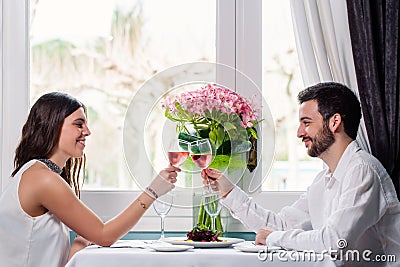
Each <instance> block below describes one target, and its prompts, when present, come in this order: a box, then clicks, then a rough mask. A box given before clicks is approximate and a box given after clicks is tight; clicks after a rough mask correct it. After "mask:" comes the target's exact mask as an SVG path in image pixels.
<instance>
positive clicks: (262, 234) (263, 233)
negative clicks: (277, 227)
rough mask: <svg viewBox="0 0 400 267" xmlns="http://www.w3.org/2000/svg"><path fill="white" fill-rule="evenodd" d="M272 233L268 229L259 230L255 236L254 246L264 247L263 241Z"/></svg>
mask: <svg viewBox="0 0 400 267" xmlns="http://www.w3.org/2000/svg"><path fill="white" fill-rule="evenodd" d="M272 232H273V230H271V229H268V228H261V229H259V230H258V232H257V234H256V241H255V242H256V245H266V242H265V240H266V239H267V237H268V236H269V235H270V234H271V233H272Z"/></svg>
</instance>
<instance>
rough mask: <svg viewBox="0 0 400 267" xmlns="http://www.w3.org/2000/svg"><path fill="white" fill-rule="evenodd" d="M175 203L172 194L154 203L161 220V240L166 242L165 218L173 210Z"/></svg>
mask: <svg viewBox="0 0 400 267" xmlns="http://www.w3.org/2000/svg"><path fill="white" fill-rule="evenodd" d="M172 202H173V196H172V195H171V194H170V193H167V194H165V195H163V196H161V197H159V198H157V199H156V200H155V201H154V202H153V208H154V210H155V211H156V213H157V215H158V216H160V218H161V234H160V239H159V240H164V239H165V235H164V222H165V217H166V216H167V214H168V212H169V210H170V209H171V206H172Z"/></svg>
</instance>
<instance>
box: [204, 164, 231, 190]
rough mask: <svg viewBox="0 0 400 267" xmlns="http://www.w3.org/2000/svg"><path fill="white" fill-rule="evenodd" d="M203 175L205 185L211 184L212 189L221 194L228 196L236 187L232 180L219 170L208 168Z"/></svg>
mask: <svg viewBox="0 0 400 267" xmlns="http://www.w3.org/2000/svg"><path fill="white" fill-rule="evenodd" d="M201 176H202V177H203V185H204V186H208V184H210V186H211V189H212V190H214V191H219V194H220V196H222V197H226V196H227V195H228V194H229V193H230V192H231V191H232V189H233V188H234V187H235V185H234V184H232V182H231V181H230V180H229V179H228V178H226V177H225V175H224V174H223V173H222V172H220V171H219V170H216V169H212V168H207V169H204V170H203V171H202V172H201Z"/></svg>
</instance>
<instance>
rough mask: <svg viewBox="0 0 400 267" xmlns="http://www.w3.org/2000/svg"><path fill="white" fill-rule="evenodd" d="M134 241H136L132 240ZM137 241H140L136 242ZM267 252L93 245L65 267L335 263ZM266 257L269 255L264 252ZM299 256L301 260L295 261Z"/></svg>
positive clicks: (319, 264) (325, 264)
mask: <svg viewBox="0 0 400 267" xmlns="http://www.w3.org/2000/svg"><path fill="white" fill-rule="evenodd" d="M133 242H134V241H133ZM136 242H138V241H136ZM284 253H285V251H283V253H282V254H278V252H275V253H273V254H268V255H267V256H268V257H267V259H266V260H265V261H262V260H260V259H259V254H258V253H246V252H241V251H237V250H235V249H234V248H232V247H229V248H195V249H190V250H187V251H182V252H157V251H154V250H153V249H150V248H140V247H135V248H105V247H97V246H91V247H87V248H85V249H83V250H82V251H80V252H78V253H77V254H75V255H74V257H73V258H72V259H71V260H70V262H69V263H68V264H67V265H66V267H93V266H96V267H102V266H104V267H106V266H107V267H113V266H115V267H117V266H118V267H124V266H141V267H146V266H161V267H169V266H171V267H177V266H179V267H181V266H184V267H185V266H199V267H200V266H207V267H214V266H215V267H221V266H230V267H235V266H237V267H242V266H249V267H250V266H251V267H253V266H254V267H256V266H263V267H265V266H298V267H300V266H302V267H312V266H324V267H325V266H326V267H331V266H332V267H333V266H336V265H335V263H334V262H333V261H331V260H330V259H329V258H328V257H325V258H324V259H323V260H322V257H319V258H318V260H307V259H306V260H304V258H307V257H303V259H301V258H299V257H301V254H298V253H301V252H296V253H297V254H291V255H289V254H287V251H286V254H284ZM264 257H266V256H265V255H264ZM295 257H298V260H294V259H295Z"/></svg>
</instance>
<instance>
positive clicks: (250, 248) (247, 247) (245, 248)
mask: <svg viewBox="0 0 400 267" xmlns="http://www.w3.org/2000/svg"><path fill="white" fill-rule="evenodd" d="M235 249H237V250H240V251H242V252H250V253H257V252H259V251H262V252H269V251H276V250H280V249H282V248H281V247H277V246H261V245H253V244H248V243H247V244H243V245H241V244H239V245H237V246H235Z"/></svg>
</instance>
